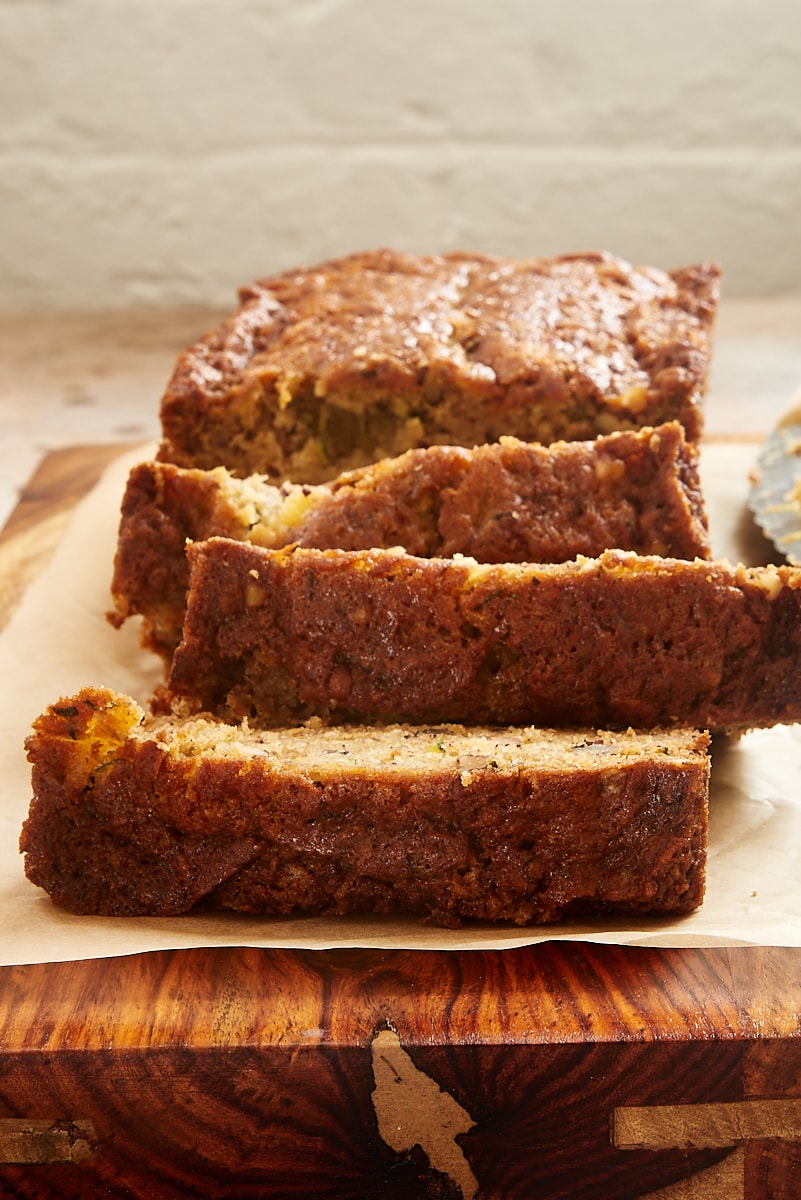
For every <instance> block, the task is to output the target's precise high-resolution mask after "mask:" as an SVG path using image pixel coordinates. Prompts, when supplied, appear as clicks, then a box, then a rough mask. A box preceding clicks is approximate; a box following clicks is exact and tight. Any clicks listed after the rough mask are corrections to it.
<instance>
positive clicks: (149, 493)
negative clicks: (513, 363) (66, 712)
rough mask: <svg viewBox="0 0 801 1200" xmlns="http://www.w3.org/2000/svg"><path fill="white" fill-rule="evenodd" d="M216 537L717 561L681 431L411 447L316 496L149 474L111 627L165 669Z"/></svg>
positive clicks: (521, 557)
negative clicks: (201, 552)
mask: <svg viewBox="0 0 801 1200" xmlns="http://www.w3.org/2000/svg"><path fill="white" fill-rule="evenodd" d="M215 536H222V537H231V538H236V539H238V540H244V541H252V542H254V543H255V544H258V545H262V546H271V547H280V546H283V545H286V544H287V543H288V542H295V543H297V544H298V545H301V546H313V547H318V548H320V549H329V548H330V549H334V548H341V549H345V550H361V549H370V548H372V547H384V548H389V547H392V546H398V545H402V546H404V547H405V549H406V550H407V551H408V552H409V553H410V554H414V555H419V556H423V557H436V556H445V557H452V556H453V555H455V554H463V555H470V556H472V557H474V558H476V559H478V560H479V561H480V562H506V561H509V562H525V561H528V562H561V561H565V560H567V559H570V558H574V557H575V556H576V555H578V554H584V555H587V556H594V555H597V554H600V553H601V552H602V551H603V550H605V549H609V548H618V549H623V550H634V551H636V552H638V553H640V554H662V555H668V556H672V557H675V558H688V559H692V558H696V557H707V556H708V554H709V538H708V533H707V523H706V516H705V512H704V507H703V501H702V497H701V487H700V481H699V477H698V463H697V453H696V451H695V449H694V448H693V447H691V446H689V445H688V444H687V442H686V439H685V437H684V433H683V430H682V428H681V426H680V425H679V424H678V423H677V422H673V423H671V424H667V425H664V426H660V427H659V428H658V429H656V430H650V429H649V430H637V431H632V432H626V433H615V434H610V435H608V436H606V437H600V438H596V439H595V440H594V441H592V442H559V443H555V444H554V445H552V446H549V447H543V446H539V445H532V444H529V443H524V442H520V441H518V440H516V439H514V438H504V439H502V440H501V442H500V443H495V444H493V445H489V446H480V447H476V448H475V449H474V450H466V449H462V448H459V447H453V446H435V447H431V448H429V449H424V450H410V451H407V452H406V454H404V455H401V456H400V457H399V458H395V459H385V460H382V461H381V462H379V463H376V464H373V465H371V466H369V467H365V468H363V469H362V470H360V471H354V472H349V473H347V474H345V475H342V476H340V477H339V478H338V479H337V480H334V481H333V482H332V483H331V484H330V485H318V486H317V487H315V488H308V487H307V488H300V487H298V486H296V485H295V486H292V485H285V487H284V488H283V489H277V488H273V487H271V486H270V485H269V484H267V483H265V482H264V481H263V480H262V479H261V478H252V479H249V480H247V481H244V482H242V481H238V480H236V479H234V478H232V477H231V476H230V475H229V474H228V473H227V472H226V471H224V470H222V469H219V468H218V469H217V470H216V471H215V472H205V471H198V470H189V469H184V468H179V467H175V466H174V465H172V464H169V463H142V464H140V465H138V466H137V467H135V468H134V470H133V471H132V472H131V474H130V477H129V480H128V485H127V489H126V493H125V497H124V499H123V504H122V518H121V522H120V531H119V539H118V545H117V553H116V558H115V566H114V576H113V580H112V588H111V590H112V595H113V597H114V601H115V612H114V614H113V616H112V618H111V619H112V620H113V622H114V623H115V624H118V625H119V624H121V623H122V622H123V621H124V620H125V619H126V618H127V617H129V616H131V615H133V614H141V615H143V616H144V623H143V641H144V644H145V645H146V646H148V647H150V648H151V649H154V650H155V651H156V652H157V653H160V654H161V655H162V656H163V657H165V658H166V659H169V658H170V657H171V656H172V653H173V651H174V650H175V647H176V646H177V644H178V642H179V640H180V636H181V626H182V623H183V614H184V609H185V595H186V589H187V587H188V584H189V568H188V564H187V562H186V557H185V546H186V543H187V541H193V542H194V541H202V540H204V539H206V538H209V537H215Z"/></svg>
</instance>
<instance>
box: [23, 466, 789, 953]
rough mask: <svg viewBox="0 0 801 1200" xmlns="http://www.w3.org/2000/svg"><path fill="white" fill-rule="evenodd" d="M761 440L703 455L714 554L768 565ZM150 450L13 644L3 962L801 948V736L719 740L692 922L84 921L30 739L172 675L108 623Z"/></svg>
mask: <svg viewBox="0 0 801 1200" xmlns="http://www.w3.org/2000/svg"><path fill="white" fill-rule="evenodd" d="M756 449H757V447H756V446H755V445H754V444H737V443H730V444H726V443H719V444H710V445H709V446H707V447H705V448H704V452H703V456H702V470H703V477H704V484H705V493H706V498H707V505H708V509H709V513H710V529H711V532H712V540H713V550H714V552H715V554H716V556H717V557H726V558H729V559H731V560H732V561H738V560H742V561H745V562H751V563H753V562H759V561H768V560H767V559H765V558H764V555H765V546H764V544H763V543H761V541H760V539H759V538H758V537H756V535H755V533H754V530H753V525H752V522H751V521H750V518H749V516H748V514H747V512H746V510H745V498H746V495H747V490H748V472H749V470H750V469H751V467H752V465H753V462H754V460H755V457H756ZM148 456H149V450H148V449H147V448H145V449H141V448H140V449H139V450H137V451H135V452H134V453H132V454H130V455H127V456H125V457H123V458H121V459H119V460H117V461H116V462H115V463H114V464H113V466H112V467H111V468H110V469H109V470H108V471H107V472H106V474H105V476H104V477H103V479H102V480H101V482H100V484H99V485H98V486H97V487H96V488H95V490H94V491H93V492H92V493H91V494H90V495H89V496H88V497H87V498H86V499H85V500H84V501H83V503H82V504H81V505H79V507H78V509H77V510H76V513H75V516H74V518H73V520H72V523H71V525H70V527H69V529H68V531H67V534H66V535H65V537H64V539H63V541H62V542H61V544H60V546H59V548H58V550H57V552H56V554H55V557H54V558H53V560H52V562H51V564H50V566H49V567H48V568H47V569H46V570H45V572H44V574H43V575H42V576H41V577H40V578H39V579H38V580H37V581H36V582H35V583H34V584H33V585H32V586H31V587H30V588H29V590H28V592H27V594H26V596H25V598H24V601H23V604H22V606H21V607H20V608H19V609H18V611H17V612H16V614H15V615H14V617H13V618H12V620H11V622H10V624H9V625H8V626H7V628H6V630H5V631H4V632H3V634H2V636H0V674H1V676H2V681H3V688H2V704H1V705H0V780H1V781H2V783H1V784H0V787H1V788H2V792H1V793H0V833H1V834H2V844H1V845H0V913H2V920H1V921H0V963H2V964H6V965H8V964H13V963H31V962H52V961H64V960H72V959H84V958H98V957H108V956H114V955H120V954H131V953H135V952H139V951H143V950H157V949H169V948H178V947H187V946H202V945H206V946H211V945H238V946H274V947H304V948H309V949H323V948H331V947H354V946H362V947H370V946H373V947H383V948H402V949H453V950H456V949H482V948H483V949H486V948H495V949H500V948H504V947H512V946H520V945H526V944H529V943H533V942H538V941H543V940H546V939H555V938H559V939H571V940H582V941H593V942H607V943H617V944H629V945H652V946H713V945H749V944H757V945H772V946H801V870H800V868H801V726H786V727H779V728H777V729H773V730H757V731H754V732H751V733H748V734H746V735H745V736H743V737H741V738H740V739H738V740H733V741H731V742H724V743H723V744H716V746H715V748H714V751H713V766H712V788H711V797H710V846H709V864H708V876H707V895H706V899H705V901H704V904H703V906H702V908H701V909H700V910H699V911H698V912H697V913H695V914H693V915H692V916H690V917H686V918H683V919H681V920H664V919H660V920H655V921H645V920H643V919H640V921H639V922H637V923H631V922H627V921H619V922H609V921H608V920H605V921H598V922H584V923H580V924H578V923H577V924H570V925H567V924H565V925H552V926H544V927H533V928H530V929H519V928H516V927H506V926H491V925H480V926H471V927H466V928H464V929H462V930H456V931H453V930H438V929H431V928H428V927H426V926H422V925H419V924H417V923H416V922H415V921H413V920H390V919H385V918H373V919H362V918H349V919H346V918H333V917H332V918H323V919H317V918H314V919H301V920H294V919H287V918H280V919H269V920H264V919H259V918H251V917H239V916H198V917H194V916H193V917H183V918H116V919H109V918H94V917H73V916H70V915H69V914H66V913H63V912H61V911H60V910H59V909H57V908H56V907H54V906H53V904H52V903H51V902H50V900H49V899H48V897H47V896H46V895H45V894H44V893H43V892H42V891H40V890H39V889H38V888H36V887H34V886H33V885H32V884H30V883H29V882H28V881H27V880H26V879H25V876H24V874H23V869H22V857H21V855H20V854H19V852H18V840H19V831H20V826H21V824H22V822H23V820H24V818H25V815H26V813H27V809H28V804H29V799H30V783H29V767H28V764H27V761H26V759H25V754H24V750H23V739H24V738H25V736H26V735H27V733H28V731H29V729H30V725H31V722H32V721H33V719H34V718H35V717H36V716H37V715H38V714H39V713H40V712H42V711H43V710H44V709H45V708H46V707H47V706H48V705H49V704H51V703H54V702H55V701H57V700H58V699H60V698H61V697H62V696H67V695H70V694H72V693H73V692H75V691H77V690H78V689H79V688H80V687H82V686H83V685H85V684H91V683H97V684H105V685H107V686H109V687H113V688H117V689H119V690H121V691H123V692H126V693H127V694H129V695H132V696H134V697H135V698H136V699H138V700H140V702H144V701H146V700H147V697H148V696H149V694H150V692H151V690H152V687H153V685H154V683H155V681H156V680H157V678H158V667H157V665H156V664H155V662H154V660H153V659H152V658H151V657H150V656H148V655H146V654H145V653H144V652H143V651H142V650H140V648H139V645H138V628H137V625H136V623H135V622H128V624H127V625H126V627H125V628H124V629H123V630H122V631H116V630H114V629H112V628H111V626H110V625H109V624H108V623H107V622H106V620H105V617H104V613H105V611H106V609H107V608H108V606H109V599H108V587H109V581H110V576H111V563H112V559H113V554H114V547H115V544H116V536H117V524H118V519H119V502H120V498H121V496H122V492H123V488H124V485H125V480H126V479H127V475H128V471H129V470H130V468H131V466H132V465H133V464H134V463H135V462H136V461H139V460H141V459H143V458H146V457H148Z"/></svg>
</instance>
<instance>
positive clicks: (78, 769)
mask: <svg viewBox="0 0 801 1200" xmlns="http://www.w3.org/2000/svg"><path fill="white" fill-rule="evenodd" d="M707 746H708V737H707V736H706V735H705V734H703V733H698V732H696V731H688V730H682V731H671V732H666V731H660V732H659V733H654V734H652V735H650V734H637V735H635V734H633V733H631V732H624V733H609V732H603V731H596V730H582V731H572V732H555V731H552V730H538V729H530V728H502V729H499V728H493V729H467V728H461V727H458V726H450V725H449V726H442V727H419V726H416V727H409V726H403V725H395V726H388V727H368V726H357V727H336V726H331V727H328V726H323V725H321V724H320V723H319V722H317V723H315V722H313V723H311V724H310V725H308V726H300V727H297V728H291V729H275V730H269V731H263V732H256V731H253V730H250V729H248V728H247V727H246V726H245V727H240V726H231V725H225V724H222V723H220V722H217V721H213V720H210V719H208V718H205V717H197V718H190V719H183V720H182V719H176V718H168V719H157V718H154V717H145V715H144V713H143V712H142V710H141V709H140V708H139V707H138V706H137V705H136V704H135V703H134V702H133V701H132V700H130V699H129V698H128V697H126V696H122V695H119V694H118V693H114V692H112V691H109V690H107V689H100V688H86V689H84V690H83V691H82V692H81V693H80V694H78V695H77V696H74V697H70V698H67V699H63V700H61V701H60V702H59V703H57V704H54V705H53V706H52V707H51V708H49V709H48V710H47V711H46V712H45V713H44V714H43V715H42V716H41V717H40V718H39V719H38V720H37V721H36V723H35V726H34V730H33V733H32V735H31V736H30V737H29V739H28V741H27V749H28V756H29V758H30V760H31V763H32V767H33V769H32V779H33V792H34V795H33V800H32V803H31V808H30V813H29V816H28V818H27V820H26V822H25V825H24V827H23V831H22V836H21V849H22V851H23V852H24V854H25V871H26V873H27V875H28V878H29V879H30V880H32V881H33V883H35V884H37V885H38V886H39V887H42V888H44V889H45V890H46V891H47V892H48V893H49V894H50V895H51V897H52V899H53V900H54V901H55V903H56V904H58V905H60V906H61V907H63V908H65V909H68V910H69V911H70V912H73V913H84V914H86V913H95V914H106V915H114V916H126V915H154V916H174V915H176V914H180V913H188V912H195V911H198V910H207V911H208V910H215V909H232V910H235V911H237V912H242V913H258V914H262V915H273V914H276V915H277V914H301V913H340V914H344V913H393V914H408V915H412V916H415V917H418V918H420V919H422V920H425V921H428V922H433V923H436V924H440V925H445V926H458V925H459V924H460V923H461V922H462V921H464V920H468V919H478V920H484V921H505V922H512V923H515V924H517V925H528V924H532V923H541V922H550V921H556V920H559V919H561V918H564V917H568V916H574V917H575V916H578V915H583V914H596V913H598V914H602V913H603V914H606V913H638V914H642V913H647V914H651V913H653V914H681V913H687V912H691V911H692V910H693V909H695V908H696V907H697V906H698V905H699V904H700V903H701V901H702V898H703V892H704V875H705V862H706V838H707V803H708V787H709V758H708V754H707Z"/></svg>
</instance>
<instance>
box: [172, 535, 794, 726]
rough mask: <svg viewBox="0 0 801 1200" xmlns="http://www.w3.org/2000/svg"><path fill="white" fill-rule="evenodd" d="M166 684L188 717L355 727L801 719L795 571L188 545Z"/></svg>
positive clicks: (635, 560)
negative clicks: (188, 568)
mask: <svg viewBox="0 0 801 1200" xmlns="http://www.w3.org/2000/svg"><path fill="white" fill-rule="evenodd" d="M190 559H191V564H192V582H191V587H190V592H189V599H188V607H187V616H186V621H185V624H184V638H183V641H182V643H181V645H180V646H179V647H178V650H177V651H176V654H175V657H174V659H173V663H172V670H171V673H170V681H169V687H170V689H171V694H172V696H173V697H175V698H180V699H182V700H183V701H184V702H185V703H188V705H189V706H190V708H192V709H194V710H200V709H206V710H210V711H218V712H220V713H224V714H226V715H227V716H228V717H229V718H234V719H238V718H239V717H240V716H242V715H247V716H248V717H254V718H257V719H258V720H261V721H266V722H283V721H286V720H294V719H298V718H302V717H305V716H307V715H309V714H311V713H318V714H321V715H324V714H328V713H331V712H333V713H336V714H338V715H339V716H340V717H342V718H345V719H353V720H373V719H391V720H396V719H403V720H409V721H432V720H437V721H447V720H462V721H467V722H471V723H474V722H477V723H493V722H500V723H504V724H505V723H512V724H541V725H560V726H565V725H576V724H579V725H598V726H604V727H613V728H615V727H617V728H620V727H625V726H629V725H630V726H632V727H634V728H642V729H646V728H649V727H653V726H660V725H676V724H679V725H681V724H684V725H696V726H700V727H704V728H712V729H722V728H730V727H751V726H760V725H763V726H768V725H771V724H775V723H777V722H784V721H795V720H798V719H801V679H799V674H798V670H797V663H798V661H799V656H801V570H799V569H797V568H790V567H770V568H754V569H749V570H746V568H744V567H731V566H729V565H728V564H725V563H709V562H704V561H701V560H699V561H696V562H693V563H689V562H681V561H678V560H674V559H660V558H655V557H650V558H643V557H640V556H637V555H633V554H625V553H622V552H619V551H610V552H607V553H605V554H604V555H602V556H601V557H600V558H598V559H585V560H577V561H575V562H572V563H564V564H556V565H532V564H518V565H515V564H489V565H482V564H475V563H471V562H470V561H469V560H446V559H442V558H438V559H421V558H413V557H411V556H408V555H404V554H402V553H397V554H393V553H391V552H388V551H378V550H374V551H365V552H358V551H355V552H345V551H331V550H329V551H319V550H311V549H302V548H288V549H286V550H283V551H270V550H264V549H260V548H258V547H254V546H249V545H245V544H243V543H240V542H233V541H229V540H226V539H210V540H209V541H207V542H204V543H198V544H196V545H195V546H193V547H191V548H190Z"/></svg>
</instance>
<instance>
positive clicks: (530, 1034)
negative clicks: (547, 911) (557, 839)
mask: <svg viewBox="0 0 801 1200" xmlns="http://www.w3.org/2000/svg"><path fill="white" fill-rule="evenodd" d="M116 452H117V450H116V449H115V448H113V447H107V448H93V449H91V450H90V451H88V452H85V451H83V450H80V449H74V450H72V451H69V452H63V453H61V454H60V455H58V456H51V457H50V458H49V459H47V460H46V461H45V462H44V463H43V464H42V468H41V470H40V471H39V472H38V473H37V475H36V477H35V478H34V480H32V483H31V487H30V488H29V489H27V490H26V493H25V495H24V497H23V498H22V501H21V504H20V507H19V509H18V510H17V512H16V513H15V515H14V517H13V518H12V520H11V522H9V525H8V526H7V528H6V530H5V531H4V533H3V535H2V537H0V574H3V573H10V574H12V575H14V576H15V578H14V579H13V580H12V583H13V584H14V586H15V587H17V588H19V587H20V586H21V585H20V579H19V572H20V571H23V572H27V576H26V578H32V577H33V576H34V575H35V573H36V570H38V569H41V565H42V563H43V561H44V560H45V559H46V557H47V555H48V554H49V553H50V552H51V550H52V548H53V546H54V545H55V543H56V541H57V537H58V532H57V531H58V523H59V522H61V523H63V521H64V520H65V519H66V518H65V514H66V513H67V512H68V509H69V506H70V504H71V503H73V502H74V501H75V500H77V499H78V498H79V496H80V495H81V494H82V493H83V491H84V490H85V488H86V487H88V486H91V483H92V482H93V481H94V478H96V476H97V474H98V473H99V471H100V470H101V469H102V466H104V465H105V463H106V462H108V461H109V460H110V458H111V457H112V456H113V454H114V453H116ZM62 527H63V524H62ZM4 603H5V604H6V609H5V610H4V611H5V612H6V614H7V613H8V611H9V609H10V602H9V601H7V600H6V601H4ZM12 603H13V601H12ZM0 1196H21V1197H37V1198H38V1197H42V1198H43V1197H68V1198H70V1197H76V1198H78V1197H94V1196H97V1197H114V1198H119V1200H122V1198H129V1197H162V1196H163V1197H167V1198H172V1197H183V1196H202V1197H236V1198H245V1197H261V1196H269V1197H273V1198H280V1197H287V1198H289V1197H300V1196H315V1197H318V1196H319V1197H332V1198H333V1197H342V1198H344V1197H353V1198H357V1197H365V1198H366V1197H371V1198H372V1197H390V1198H395V1197H398V1198H400V1197H410V1198H416V1197H421V1198H422V1197H437V1198H444V1200H451V1198H453V1200H456V1198H457V1197H462V1198H464V1200H466V1198H468V1197H469V1198H471V1200H478V1198H484V1197H493V1198H495V1197H497V1198H499V1200H507V1198H515V1197H521V1198H524V1197H525V1198H526V1200H529V1198H531V1200H534V1198H536V1200H541V1198H542V1200H557V1198H559V1200H568V1198H571V1200H583V1198H585V1197H586V1198H587V1200H589V1198H590V1197H592V1198H593V1200H598V1198H603V1200H635V1198H642V1200H645V1198H647V1197H650V1198H653V1200H676V1198H679V1200H705V1198H707V1197H710V1198H711V1197H714V1198H715V1200H730V1198H735V1197H736V1198H737V1200H739V1198H740V1197H743V1198H745V1200H791V1198H792V1200H797V1198H798V1197H799V1196H801V952H799V951H798V950H794V949H782V948H768V947H736V948H722V947H721V948H712V949H686V950H685V949H661V950H660V949H651V948H626V947H618V946H602V945H589V944H582V943H562V942H559V941H551V942H546V943H544V944H541V945H538V946H533V947H526V948H522V949H510V950H502V951H469V952H420V951H416V952H412V951H377V950H352V951H348V950H337V951H314V952H313V951H290V950H264V949H253V948H244V947H241V948H240V947H231V948H223V949H216V948H215V949H211V948H210V949H197V950H182V951H161V952H154V953H150V954H137V955H132V956H126V957H119V958H112V959H103V960H98V961H91V960H90V961H81V962H67V963H45V964H37V965H33V966H15V967H5V968H0Z"/></svg>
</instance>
